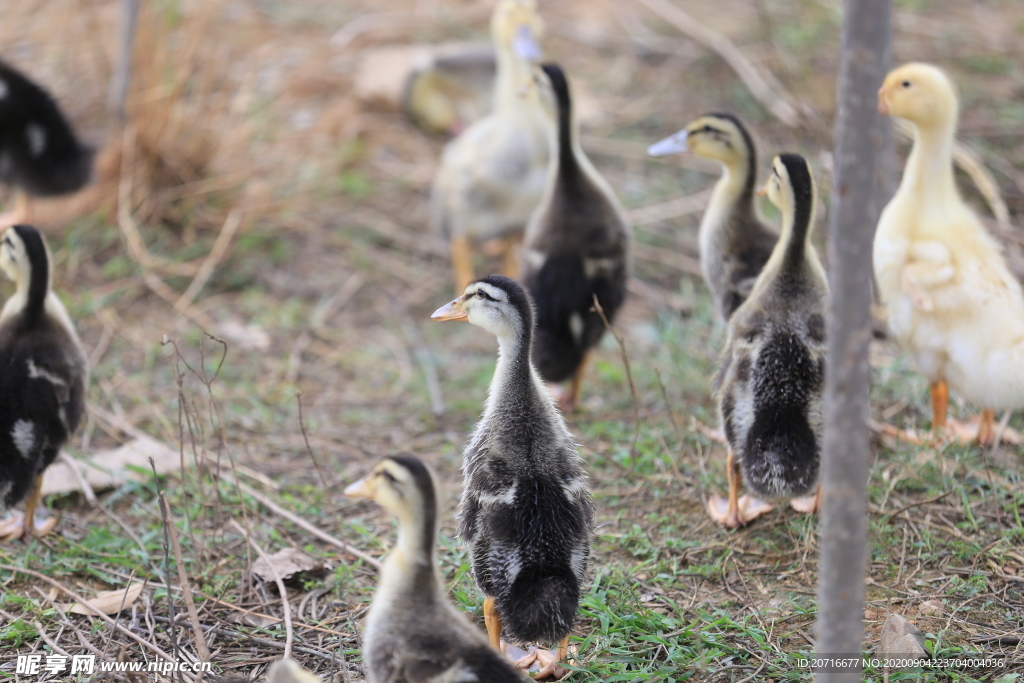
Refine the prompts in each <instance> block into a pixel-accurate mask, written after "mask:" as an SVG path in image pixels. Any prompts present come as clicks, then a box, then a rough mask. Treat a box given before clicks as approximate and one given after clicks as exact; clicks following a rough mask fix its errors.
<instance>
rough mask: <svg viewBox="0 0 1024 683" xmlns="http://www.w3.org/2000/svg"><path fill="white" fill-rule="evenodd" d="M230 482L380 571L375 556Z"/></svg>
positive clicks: (250, 490)
mask: <svg viewBox="0 0 1024 683" xmlns="http://www.w3.org/2000/svg"><path fill="white" fill-rule="evenodd" d="M222 476H223V475H222ZM228 478H229V479H234V477H230V476H229V477H228ZM232 483H234V484H235V486H237V487H238V488H239V489H240V490H241V491H243V492H244V493H245V494H246V495H249V496H252V497H253V498H255V499H256V500H257V501H258V502H259V503H260V504H261V505H263V506H264V507H265V508H267V509H269V510H270V511H272V512H274V513H276V514H278V515H280V516H281V517H284V518H285V519H287V520H288V521H289V522H291V523H292V524H295V525H296V526H298V527H301V528H302V529H305V530H306V531H308V532H309V533H311V534H313V535H314V536H316V537H317V538H319V539H320V540H321V541H325V542H327V543H330V544H331V545H333V546H334V547H336V548H341V549H342V550H343V551H345V552H346V553H348V554H349V555H352V556H353V557H358V558H359V559H361V560H362V561H363V562H365V563H366V564H368V565H370V566H371V567H373V568H374V569H376V570H377V571H380V569H381V567H382V565H381V563H380V562H378V561H377V560H376V559H375V558H373V557H371V556H370V555H367V554H366V553H364V552H362V551H361V550H356V549H355V548H353V547H352V546H350V545H348V544H347V543H345V542H344V541H342V540H341V539H338V538H335V537H334V536H331V535H330V534H328V533H327V532H326V531H323V530H322V529H319V528H317V527H316V526H314V525H313V524H311V523H309V522H307V521H306V520H304V519H302V518H301V517H299V516H298V515H296V514H295V513H294V512H289V511H288V510H285V509H284V508H283V507H281V506H280V505H278V504H277V503H275V502H274V501H272V500H271V499H270V498H267V497H266V496H264V495H263V494H261V493H259V492H258V491H256V490H255V489H253V488H252V487H251V486H247V485H246V484H244V483H242V482H240V481H238V480H237V479H234V481H233V482H232Z"/></svg>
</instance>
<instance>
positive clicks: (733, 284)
mask: <svg viewBox="0 0 1024 683" xmlns="http://www.w3.org/2000/svg"><path fill="white" fill-rule="evenodd" d="M678 152H693V153H694V154H696V155H697V156H702V157H704V158H706V159H713V160H715V161H718V162H720V163H721V164H722V177H721V178H720V179H719V181H718V183H717V184H716V185H715V189H714V191H713V192H712V194H711V201H710V202H708V208H707V210H706V211H705V212H704V218H703V219H701V222H700V233H699V243H700V263H701V270H702V271H703V272H704V282H706V283H707V285H708V289H710V290H711V295H712V297H713V298H714V300H715V304H716V306H717V308H718V312H719V313H720V314H721V316H722V319H723V320H726V321H728V320H729V318H730V317H731V316H732V314H733V312H735V311H736V309H737V308H739V307H740V304H742V303H743V302H744V301H746V299H747V297H748V296H750V291H751V290H752V289H753V287H754V281H755V280H757V276H758V274H759V273H760V272H761V269H762V268H764V264H766V263H767V262H768V258H769V257H770V256H771V254H772V249H774V248H775V243H776V242H778V241H779V234H778V233H777V232H776V231H775V230H773V229H772V228H770V227H768V226H767V225H765V223H764V221H762V220H761V218H760V217H759V215H758V212H757V207H756V205H755V201H754V183H755V182H756V181H757V146H756V145H755V144H754V139H753V138H752V137H751V136H750V133H749V131H747V128H746V127H745V126H744V125H743V122H742V121H740V120H739V118H738V117H736V116H735V115H734V114H729V113H714V114H705V115H703V116H701V117H699V118H697V119H694V120H693V121H691V122H690V123H688V124H687V125H686V127H685V128H683V129H682V130H681V131H679V132H678V133H676V134H675V135H672V136H670V137H667V138H665V139H664V140H661V141H659V142H656V143H654V144H653V145H651V146H650V147H649V148H648V150H647V153H648V154H650V155H651V156H665V155H668V154H676V153H678Z"/></svg>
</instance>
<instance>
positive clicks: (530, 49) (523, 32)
mask: <svg viewBox="0 0 1024 683" xmlns="http://www.w3.org/2000/svg"><path fill="white" fill-rule="evenodd" d="M512 49H513V50H515V52H516V54H517V55H518V56H519V57H520V58H521V59H526V60H529V61H531V62H539V61H540V60H541V58H542V57H543V56H544V53H543V52H541V49H540V45H538V44H537V39H536V38H534V37H533V31H531V30H530V27H529V26H520V27H519V30H518V31H516V37H515V38H513V39H512Z"/></svg>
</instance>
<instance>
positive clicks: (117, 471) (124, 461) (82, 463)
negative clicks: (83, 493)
mask: <svg viewBox="0 0 1024 683" xmlns="http://www.w3.org/2000/svg"><path fill="white" fill-rule="evenodd" d="M149 458H153V462H154V463H155V464H156V471H157V473H159V474H166V473H168V472H173V471H175V470H177V469H179V467H180V466H181V458H179V457H178V451H177V450H175V449H173V448H171V447H170V446H168V445H166V444H164V443H161V442H160V441H157V440H156V439H152V438H149V437H139V438H137V439H132V440H131V441H129V442H128V443H125V444H122V445H121V446H118V447H117V448H113V449H111V450H108V451H100V452H99V453H95V454H93V455H92V456H90V457H89V458H87V459H84V460H79V461H78V467H79V469H81V470H82V476H84V477H85V480H86V481H87V482H89V485H90V486H92V488H93V490H102V489H110V488H117V487H118V486H121V485H122V484H124V483H125V482H127V481H145V480H147V478H148V477H149V476H150V474H149V472H151V471H152V470H151V469H150V466H149ZM136 468H137V469H136ZM143 472H145V474H143ZM79 490H81V486H80V484H79V483H78V477H76V476H75V473H74V472H72V471H71V468H70V467H69V466H68V465H66V464H64V463H62V462H56V463H54V464H53V465H51V466H50V467H48V468H46V474H44V475H43V495H44V496H50V495H53V494H55V493H70V492H72V491H79Z"/></svg>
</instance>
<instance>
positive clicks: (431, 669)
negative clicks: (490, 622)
mask: <svg viewBox="0 0 1024 683" xmlns="http://www.w3.org/2000/svg"><path fill="white" fill-rule="evenodd" d="M436 490H437V485H436V484H435V479H434V475H433V473H432V472H431V471H430V470H429V469H428V468H427V466H426V465H424V464H423V462H422V461H421V460H420V459H419V458H417V457H415V456H413V455H408V454H402V455H392V456H388V457H386V458H384V459H383V460H381V461H380V463H378V464H377V466H376V467H374V468H373V471H372V472H371V473H370V474H369V475H368V476H366V477H365V478H363V479H360V480H359V481H357V482H355V483H354V484H351V485H350V486H349V487H348V488H346V489H345V495H347V496H351V497H353V498H369V499H371V500H373V501H374V502H376V503H377V504H378V505H380V506H381V507H382V508H384V509H385V510H387V511H388V512H390V513H391V514H393V515H395V516H396V517H397V518H398V542H397V543H396V544H395V549H394V550H392V551H391V554H390V555H388V558H387V560H386V561H385V562H384V567H383V569H382V570H381V575H380V583H379V584H378V586H377V592H376V594H375V595H374V596H373V603H372V604H371V605H370V611H369V613H368V614H367V617H366V632H365V633H364V634H363V664H364V665H365V667H366V671H367V673H368V674H369V677H370V680H371V681H375V682H376V683H444V682H445V681H465V682H466V683H473V682H474V681H476V682H479V683H513V682H519V683H521V682H522V680H523V676H522V674H520V673H519V671H517V670H516V669H515V668H514V667H513V666H512V665H511V664H509V663H508V662H507V661H506V660H505V659H504V657H502V656H501V654H500V653H498V652H496V651H495V650H493V649H492V648H491V647H490V646H489V644H488V642H487V638H485V637H484V634H483V633H482V632H481V631H480V630H479V629H478V628H477V627H475V626H473V625H472V624H471V623H469V620H468V619H467V618H466V617H465V616H464V615H463V614H460V613H459V611H458V610H456V609H455V607H454V606H453V605H452V604H451V603H450V602H449V601H448V597H447V595H445V590H444V583H443V582H442V580H441V572H440V570H439V569H438V566H437V555H436V550H435V543H436V539H437V494H436Z"/></svg>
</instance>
